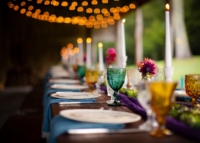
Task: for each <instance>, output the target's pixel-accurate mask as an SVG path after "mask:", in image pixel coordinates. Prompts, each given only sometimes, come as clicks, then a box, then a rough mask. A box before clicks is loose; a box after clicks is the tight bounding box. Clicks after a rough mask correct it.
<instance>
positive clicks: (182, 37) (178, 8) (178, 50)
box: [171, 0, 191, 59]
mask: <svg viewBox="0 0 200 143" xmlns="http://www.w3.org/2000/svg"><path fill="white" fill-rule="evenodd" d="M183 2H184V1H183V0H171V4H172V9H171V10H172V14H171V16H172V17H171V18H172V26H173V33H174V41H175V58H177V59H184V58H189V57H191V51H190V46H189V43H188V37H187V32H186V28H185V22H184V12H183V10H184V7H183Z"/></svg>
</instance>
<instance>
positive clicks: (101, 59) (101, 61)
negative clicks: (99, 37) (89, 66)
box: [98, 43, 104, 71]
mask: <svg viewBox="0 0 200 143" xmlns="http://www.w3.org/2000/svg"><path fill="white" fill-rule="evenodd" d="M98 47H99V70H100V71H103V70H104V66H103V48H102V47H103V44H102V43H99V44H98Z"/></svg>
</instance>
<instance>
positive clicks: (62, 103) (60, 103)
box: [58, 101, 106, 105]
mask: <svg viewBox="0 0 200 143" xmlns="http://www.w3.org/2000/svg"><path fill="white" fill-rule="evenodd" d="M89 103H90V104H91V102H78V101H77V102H58V104H59V105H64V104H89ZM94 103H106V102H105V101H99V102H94Z"/></svg>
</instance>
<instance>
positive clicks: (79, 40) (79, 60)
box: [77, 38, 83, 65]
mask: <svg viewBox="0 0 200 143" xmlns="http://www.w3.org/2000/svg"><path fill="white" fill-rule="evenodd" d="M77 43H78V47H79V54H78V64H79V65H83V40H82V38H78V39H77Z"/></svg>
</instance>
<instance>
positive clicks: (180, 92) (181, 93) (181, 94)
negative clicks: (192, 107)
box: [173, 90, 188, 96]
mask: <svg viewBox="0 0 200 143" xmlns="http://www.w3.org/2000/svg"><path fill="white" fill-rule="evenodd" d="M173 95H174V96H188V95H187V93H186V92H185V90H175V91H174V93H173Z"/></svg>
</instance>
